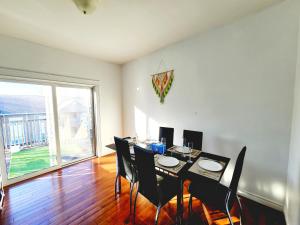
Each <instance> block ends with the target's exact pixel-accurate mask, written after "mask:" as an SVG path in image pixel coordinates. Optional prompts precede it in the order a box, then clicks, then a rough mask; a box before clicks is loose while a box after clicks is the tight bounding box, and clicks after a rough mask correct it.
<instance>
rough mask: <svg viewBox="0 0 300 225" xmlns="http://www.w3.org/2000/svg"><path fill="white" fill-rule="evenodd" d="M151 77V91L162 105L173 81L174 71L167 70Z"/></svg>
mask: <svg viewBox="0 0 300 225" xmlns="http://www.w3.org/2000/svg"><path fill="white" fill-rule="evenodd" d="M162 63H163V60H161V61H160V64H159V67H158V71H159V69H160V67H161V65H162ZM151 76H152V85H153V89H154V91H155V92H156V94H157V95H158V97H159V98H160V103H164V101H165V97H166V96H167V94H168V92H169V90H170V88H171V86H172V83H173V80H174V70H167V71H165V72H160V73H156V74H153V75H151Z"/></svg>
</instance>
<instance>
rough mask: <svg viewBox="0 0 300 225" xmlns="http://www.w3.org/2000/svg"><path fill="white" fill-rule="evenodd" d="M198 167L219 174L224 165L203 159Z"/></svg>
mask: <svg viewBox="0 0 300 225" xmlns="http://www.w3.org/2000/svg"><path fill="white" fill-rule="evenodd" d="M198 166H199V167H201V168H202V169H205V170H208V171H213V172H219V171H221V170H222V169H223V165H222V164H221V163H218V162H216V161H212V160H209V159H203V160H200V161H198Z"/></svg>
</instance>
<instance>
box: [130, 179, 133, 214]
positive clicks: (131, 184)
mask: <svg viewBox="0 0 300 225" xmlns="http://www.w3.org/2000/svg"><path fill="white" fill-rule="evenodd" d="M133 187H134V183H132V182H130V200H129V201H130V215H131V208H132V191H133Z"/></svg>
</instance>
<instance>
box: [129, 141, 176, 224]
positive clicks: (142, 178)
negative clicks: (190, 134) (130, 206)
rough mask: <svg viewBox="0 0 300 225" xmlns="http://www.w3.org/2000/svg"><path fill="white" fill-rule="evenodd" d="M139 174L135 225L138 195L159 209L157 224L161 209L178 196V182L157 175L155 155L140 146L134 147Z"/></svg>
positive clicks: (157, 210) (134, 212)
mask: <svg viewBox="0 0 300 225" xmlns="http://www.w3.org/2000/svg"><path fill="white" fill-rule="evenodd" d="M134 152H135V161H136V168H137V173H138V179H139V184H138V191H137V194H136V196H135V201H134V211H133V215H134V223H135V214H136V202H137V198H138V194H142V195H143V196H144V197H145V198H147V199H148V200H149V201H150V202H151V203H152V204H153V205H155V206H156V207H157V209H156V215H155V224H157V222H158V217H159V213H160V209H161V208H162V207H163V206H164V205H165V204H166V203H167V202H169V201H170V200H171V199H172V198H173V197H174V196H176V194H177V188H178V182H177V180H176V178H174V177H171V176H170V177H162V176H159V175H156V170H155V163H154V154H153V153H152V152H150V151H147V150H146V149H143V148H141V147H139V146H136V145H135V146H134Z"/></svg>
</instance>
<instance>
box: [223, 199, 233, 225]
mask: <svg viewBox="0 0 300 225" xmlns="http://www.w3.org/2000/svg"><path fill="white" fill-rule="evenodd" d="M225 208H226V214H227V217H228V219H229V222H230V225H233V223H232V219H231V215H230V212H229V209H228V205H227V204H226V205H225Z"/></svg>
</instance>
